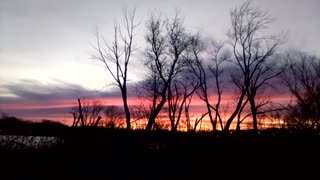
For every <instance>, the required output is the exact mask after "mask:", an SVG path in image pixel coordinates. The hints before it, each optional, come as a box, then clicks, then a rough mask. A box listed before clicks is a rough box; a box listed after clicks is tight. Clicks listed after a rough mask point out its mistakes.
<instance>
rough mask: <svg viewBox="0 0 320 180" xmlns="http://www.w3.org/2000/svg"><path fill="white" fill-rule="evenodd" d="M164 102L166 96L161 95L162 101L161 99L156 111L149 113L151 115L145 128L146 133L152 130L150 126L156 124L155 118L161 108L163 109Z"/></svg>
mask: <svg viewBox="0 0 320 180" xmlns="http://www.w3.org/2000/svg"><path fill="white" fill-rule="evenodd" d="M165 92H166V91H165ZM165 102H166V95H162V99H161V101H160V103H159V104H158V105H157V107H156V109H155V110H154V111H153V112H152V113H151V115H150V117H149V120H148V124H147V127H146V130H147V131H151V130H152V126H153V124H154V123H155V122H156V117H157V116H158V114H159V113H160V111H161V109H162V107H163V105H164V103H165Z"/></svg>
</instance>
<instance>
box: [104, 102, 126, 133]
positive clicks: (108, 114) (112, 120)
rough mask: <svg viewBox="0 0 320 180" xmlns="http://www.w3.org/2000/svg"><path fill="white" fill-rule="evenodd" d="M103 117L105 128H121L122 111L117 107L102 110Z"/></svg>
mask: <svg viewBox="0 0 320 180" xmlns="http://www.w3.org/2000/svg"><path fill="white" fill-rule="evenodd" d="M104 115H105V118H106V120H105V123H104V125H105V127H107V128H119V127H123V119H124V118H125V117H124V113H123V109H121V108H120V107H117V106H108V107H106V108H105V109H104Z"/></svg>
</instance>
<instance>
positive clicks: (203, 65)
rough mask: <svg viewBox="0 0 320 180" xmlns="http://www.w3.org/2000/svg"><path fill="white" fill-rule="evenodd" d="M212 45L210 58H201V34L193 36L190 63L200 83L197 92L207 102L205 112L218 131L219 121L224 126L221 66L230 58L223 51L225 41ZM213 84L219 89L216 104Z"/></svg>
mask: <svg viewBox="0 0 320 180" xmlns="http://www.w3.org/2000/svg"><path fill="white" fill-rule="evenodd" d="M211 45H212V48H211V50H210V52H209V54H210V55H209V56H210V60H208V59H207V61H204V59H202V58H201V53H202V52H203V51H204V50H205V48H204V44H203V42H201V39H200V36H199V35H196V36H193V37H192V38H191V40H190V49H189V52H190V55H189V61H188V64H189V67H190V71H191V73H192V74H194V76H195V77H196V78H197V80H198V81H199V83H200V84H199V88H198V91H197V94H198V96H199V97H200V99H201V100H202V101H204V102H205V104H206V110H207V113H205V114H207V115H208V116H209V119H210V122H211V125H212V129H213V131H216V129H217V122H219V124H220V128H221V129H223V128H224V127H223V122H222V118H221V116H220V112H219V108H220V104H221V98H222V87H221V75H222V73H223V69H222V67H221V66H222V64H223V62H225V61H226V60H227V59H228V53H223V46H224V44H223V43H217V42H214V41H213V42H212V44H211ZM211 77H213V78H211ZM210 82H214V83H210ZM211 84H214V87H215V89H216V91H217V94H216V96H217V101H216V102H215V104H213V102H212V101H213V100H212V99H210V94H213V93H212V92H209V91H210V87H209V86H211ZM202 118H203V117H202ZM202 118H201V119H202Z"/></svg>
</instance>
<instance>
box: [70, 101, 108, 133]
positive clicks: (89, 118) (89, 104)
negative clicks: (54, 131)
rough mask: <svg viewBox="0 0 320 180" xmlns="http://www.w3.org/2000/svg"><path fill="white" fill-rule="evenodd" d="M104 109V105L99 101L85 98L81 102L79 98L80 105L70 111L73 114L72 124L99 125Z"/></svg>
mask: <svg viewBox="0 0 320 180" xmlns="http://www.w3.org/2000/svg"><path fill="white" fill-rule="evenodd" d="M102 111H103V106H102V105H101V103H100V102H99V101H96V100H88V99H84V100H83V101H82V103H81V100H80V99H78V106H77V107H73V108H72V111H71V112H70V113H71V114H72V115H73V123H72V126H73V127H77V126H81V127H84V126H98V124H99V122H100V120H101V112H102Z"/></svg>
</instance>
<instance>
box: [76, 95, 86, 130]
mask: <svg viewBox="0 0 320 180" xmlns="http://www.w3.org/2000/svg"><path fill="white" fill-rule="evenodd" d="M78 106H79V118H80V120H81V126H82V127H84V125H85V124H84V119H83V114H82V107H81V101H80V99H79V98H78Z"/></svg>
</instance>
